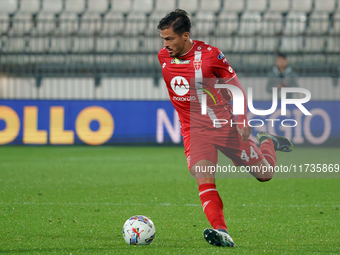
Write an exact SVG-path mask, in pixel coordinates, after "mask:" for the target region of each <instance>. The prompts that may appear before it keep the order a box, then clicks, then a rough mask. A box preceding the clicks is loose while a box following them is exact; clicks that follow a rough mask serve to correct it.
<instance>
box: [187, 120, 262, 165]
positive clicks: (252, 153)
mask: <svg viewBox="0 0 340 255" xmlns="http://www.w3.org/2000/svg"><path fill="white" fill-rule="evenodd" d="M183 140H184V148H185V151H184V152H185V155H186V156H187V163H188V168H189V170H190V169H191V167H192V166H193V165H195V164H196V163H197V162H198V161H200V160H204V159H205V160H209V161H212V162H214V163H215V164H217V155H218V153H217V150H219V151H221V152H222V153H223V154H224V155H225V156H227V157H228V158H230V159H231V160H232V161H233V162H234V165H235V166H248V165H254V164H256V163H258V162H259V161H261V160H262V159H263V158H264V157H263V155H262V153H261V151H260V150H259V148H258V147H257V146H256V145H255V143H254V142H253V141H252V140H251V139H250V138H248V140H247V141H246V142H243V141H242V137H241V136H240V134H239V133H238V131H237V129H236V126H233V127H230V126H229V125H224V126H222V127H221V128H214V129H205V130H202V129H195V128H192V129H191V130H190V136H184V138H183Z"/></svg>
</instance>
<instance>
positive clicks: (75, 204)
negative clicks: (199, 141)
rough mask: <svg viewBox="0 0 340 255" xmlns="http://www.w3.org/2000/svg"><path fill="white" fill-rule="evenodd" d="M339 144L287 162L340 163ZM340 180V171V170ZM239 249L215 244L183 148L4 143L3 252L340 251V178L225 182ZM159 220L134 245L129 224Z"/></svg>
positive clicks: (302, 152)
mask: <svg viewBox="0 0 340 255" xmlns="http://www.w3.org/2000/svg"><path fill="white" fill-rule="evenodd" d="M339 155H340V149H339V148H317V147H315V148H296V149H295V151H293V152H292V153H280V154H279V155H278V163H281V164H282V163H285V162H290V163H294V164H304V163H326V164H329V163H333V164H335V163H339V162H340V160H339ZM339 174H340V173H339ZM217 188H218V190H219V192H220V195H221V197H222V199H223V201H224V214H225V218H226V221H227V225H228V230H229V232H230V235H231V236H232V238H233V239H234V241H235V243H236V246H237V247H236V248H221V247H214V246H211V245H209V244H208V243H207V242H206V241H205V240H204V238H203V230H204V229H205V228H207V227H209V226H210V225H209V223H208V221H207V219H206V217H205V215H204V213H203V212H202V208H201V205H200V200H199V197H198V189H197V185H196V182H195V180H194V179H193V178H190V176H189V172H188V170H187V167H186V159H185V156H184V153H183V148H182V147H111V146H103V147H87V146H75V147H34V146H32V147H21V146H5V147H0V254H50V253H52V254H53V253H58V254H221V253H225V254H323V253H325V254H339V253H340V179H334V178H333V179H312V178H309V179H301V178H300V179H293V178H290V179H288V178H287V179H282V178H276V179H275V178H274V179H273V180H271V181H270V182H268V183H260V182H258V181H256V180H255V179H253V178H244V179H236V178H233V179H231V178H229V179H228V178H224V179H218V180H217ZM136 214H141V215H146V216H148V217H150V218H151V219H152V220H153V222H154V223H155V226H156V237H155V239H154V241H153V242H152V243H151V245H149V246H129V245H127V244H126V243H125V242H124V239H123V237H122V226H123V224H124V222H125V220H127V219H128V218H129V217H131V216H133V215H136Z"/></svg>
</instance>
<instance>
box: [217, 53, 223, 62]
mask: <svg viewBox="0 0 340 255" xmlns="http://www.w3.org/2000/svg"><path fill="white" fill-rule="evenodd" d="M217 58H218V59H219V60H222V59H224V58H225V56H224V54H223V52H222V51H221V52H220V54H218V56H217Z"/></svg>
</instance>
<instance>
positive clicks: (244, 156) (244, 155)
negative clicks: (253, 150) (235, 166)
mask: <svg viewBox="0 0 340 255" xmlns="http://www.w3.org/2000/svg"><path fill="white" fill-rule="evenodd" d="M241 159H242V160H245V161H247V162H249V157H248V155H247V152H246V151H245V150H243V151H242V153H241Z"/></svg>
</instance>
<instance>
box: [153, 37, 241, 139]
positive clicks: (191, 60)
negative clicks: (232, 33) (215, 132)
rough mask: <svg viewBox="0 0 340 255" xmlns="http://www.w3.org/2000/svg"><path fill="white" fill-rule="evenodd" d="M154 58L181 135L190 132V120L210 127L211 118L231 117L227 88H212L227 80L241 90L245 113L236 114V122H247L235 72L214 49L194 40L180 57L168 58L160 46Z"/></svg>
mask: <svg viewBox="0 0 340 255" xmlns="http://www.w3.org/2000/svg"><path fill="white" fill-rule="evenodd" d="M158 59H159V62H160V64H161V66H162V73H163V78H164V81H165V83H166V86H167V89H168V92H169V96H170V100H171V102H172V104H173V106H174V107H175V109H176V110H177V112H178V116H179V119H180V121H181V126H182V135H183V136H185V135H186V134H187V132H189V131H190V123H191V125H193V123H194V125H195V127H199V128H200V127H202V128H207V127H209V128H210V127H212V126H213V122H214V119H226V120H231V119H232V118H233V115H232V106H231V104H230V100H231V93H230V91H229V90H227V89H216V88H215V87H214V86H215V84H221V83H227V82H228V84H231V85H235V86H237V87H238V88H240V89H241V90H242V92H243V95H244V98H245V100H244V104H245V107H244V111H245V113H244V115H240V116H239V117H238V122H243V121H244V120H245V121H247V119H246V111H247V105H246V104H247V103H246V97H245V93H244V90H243V88H242V86H241V85H240V83H239V81H238V79H237V76H236V73H235V72H234V70H233V69H232V68H231V66H230V65H229V63H228V61H227V59H226V58H225V56H224V55H223V53H222V52H221V51H220V50H219V49H218V48H216V47H214V46H210V45H208V44H206V43H204V42H202V41H195V40H194V41H193V46H192V48H191V49H190V50H189V51H188V52H187V53H186V54H184V55H182V56H181V57H178V58H172V57H170V56H169V53H168V51H167V49H166V48H162V49H161V50H160V51H159V53H158ZM203 93H204V94H207V114H206V115H202V113H201V110H202V94H203ZM193 120H194V121H193ZM191 127H192V126H191ZM220 127H221V126H219V125H216V126H214V128H220Z"/></svg>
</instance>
